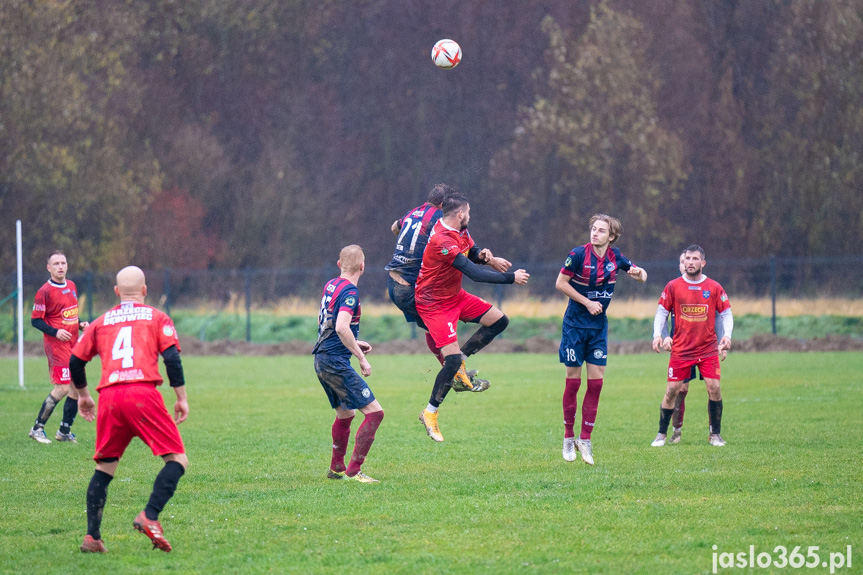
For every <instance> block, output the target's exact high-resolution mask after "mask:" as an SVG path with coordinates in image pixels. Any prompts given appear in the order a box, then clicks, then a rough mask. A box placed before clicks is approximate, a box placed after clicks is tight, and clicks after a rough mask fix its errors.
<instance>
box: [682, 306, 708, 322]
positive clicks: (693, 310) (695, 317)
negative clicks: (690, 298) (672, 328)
mask: <svg viewBox="0 0 863 575" xmlns="http://www.w3.org/2000/svg"><path fill="white" fill-rule="evenodd" d="M708 309H709V307H708V306H707V304H700V303H692V304H683V305H681V306H680V317H681V319H683V320H686V321H693V322H701V321H707V311H708Z"/></svg>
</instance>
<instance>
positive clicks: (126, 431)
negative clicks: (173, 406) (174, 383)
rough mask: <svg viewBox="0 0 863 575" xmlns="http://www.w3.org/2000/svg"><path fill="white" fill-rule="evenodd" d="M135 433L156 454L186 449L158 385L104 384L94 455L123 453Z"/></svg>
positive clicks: (94, 457)
mask: <svg viewBox="0 0 863 575" xmlns="http://www.w3.org/2000/svg"><path fill="white" fill-rule="evenodd" d="M133 437H140V438H141V441H143V442H144V443H146V444H147V446H149V448H150V449H151V450H153V455H156V456H161V455H167V454H169V453H185V452H186V448H185V447H184V446H183V439H182V438H181V437H180V430H179V429H177V424H176V423H174V419H173V418H172V417H171V416H170V414H169V413H168V410H167V409H166V408H165V401H164V400H163V399H162V394H161V393H159V390H157V389H156V386H155V385H153V384H151V383H130V384H123V385H111V386H109V387H106V388H104V389H103V390H101V391H100V392H99V408H98V410H97V414H96V454H95V455H94V456H93V459H95V460H96V461H98V460H100V459H106V458H109V457H117V458H119V457H122V455H123V452H125V451H126V447H128V446H129V442H130V441H132V438H133Z"/></svg>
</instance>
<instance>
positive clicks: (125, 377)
mask: <svg viewBox="0 0 863 575" xmlns="http://www.w3.org/2000/svg"><path fill="white" fill-rule="evenodd" d="M142 379H144V372H143V371H141V370H140V369H121V370H118V371H112V372H111V374H110V375H109V376H108V382H109V383H117V382H119V381H140V380H142Z"/></svg>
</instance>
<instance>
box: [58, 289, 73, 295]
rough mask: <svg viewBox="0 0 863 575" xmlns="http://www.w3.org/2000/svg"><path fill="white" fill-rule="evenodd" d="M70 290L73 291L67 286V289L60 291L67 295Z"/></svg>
mask: <svg viewBox="0 0 863 575" xmlns="http://www.w3.org/2000/svg"><path fill="white" fill-rule="evenodd" d="M70 291H72V290H70V289H69V288H66V289H64V290H63V291H61V292H60V293H61V294H63V295H66V294H67V293H69V292H70ZM73 295H74V294H73Z"/></svg>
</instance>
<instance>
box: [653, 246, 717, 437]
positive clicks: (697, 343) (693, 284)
mask: <svg viewBox="0 0 863 575" xmlns="http://www.w3.org/2000/svg"><path fill="white" fill-rule="evenodd" d="M706 264H707V261H706V259H705V257H704V250H703V249H702V248H701V247H700V246H698V245H695V244H693V245H691V246H689V247H688V248H686V253H685V256H684V265H685V266H686V273H685V275H684V276H682V277H679V278H677V279H674V280H672V281H670V282H668V285H666V286H665V290H664V291H663V292H662V296H660V298H659V306H658V307H657V309H656V317H655V318H654V322H653V350H654V351H655V352H657V353H659V352H660V351H661V350H663V349H664V350H666V351H670V352H671V359H670V360H669V362H668V385H667V387H666V390H665V397H664V398H663V400H662V404H661V406H660V414H659V433H657V435H656V438H655V439H654V440H653V442H652V443H651V445H652V446H653V447H662V446H663V445H665V440H666V435H667V433H668V424H669V422H670V421H671V416H672V414H673V413H674V405H675V401H676V398H677V393H678V391H679V389H680V386H681V385H682V382H683V381H684V380H685V379H686V378H688V377H689V378H691V372H692V367H693V366H698V370H699V371H700V372H701V375H702V376H703V377H704V383H705V385H706V386H707V395H708V397H709V399H708V403H707V411H708V414H709V418H710V430H709V435H708V441H709V442H710V444H711V445H713V446H716V447H721V446H723V445H725V441H724V440H723V439H722V436H721V435H720V432H721V426H722V394H721V390H720V385H719V380H720V368H719V358H720V357H721V358H722V359H723V360H724V359H725V357H726V356H727V355H728V350H729V349H731V332H732V330H733V329H734V317H733V315H732V313H731V303H730V302H729V301H728V296H727V295H726V294H725V290H724V289H722V286H721V285H719V284H718V283H717V282H715V281H713V280H712V279H710V278H708V277H707V276H706V275H704V274H703V273H702V270H703V268H704V266H705V265H706ZM672 312H673V313H674V316H675V324H674V336H673V337H672V338H670V339H668V338H666V339H665V340H663V338H662V328H663V325H664V324H665V322H666V321H667V318H668V314H669V313H672ZM716 314H719V318H720V319H721V323H722V331H723V336H722V338H721V339H720V340H719V344H718V345H717V343H716V327H715V326H716Z"/></svg>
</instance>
